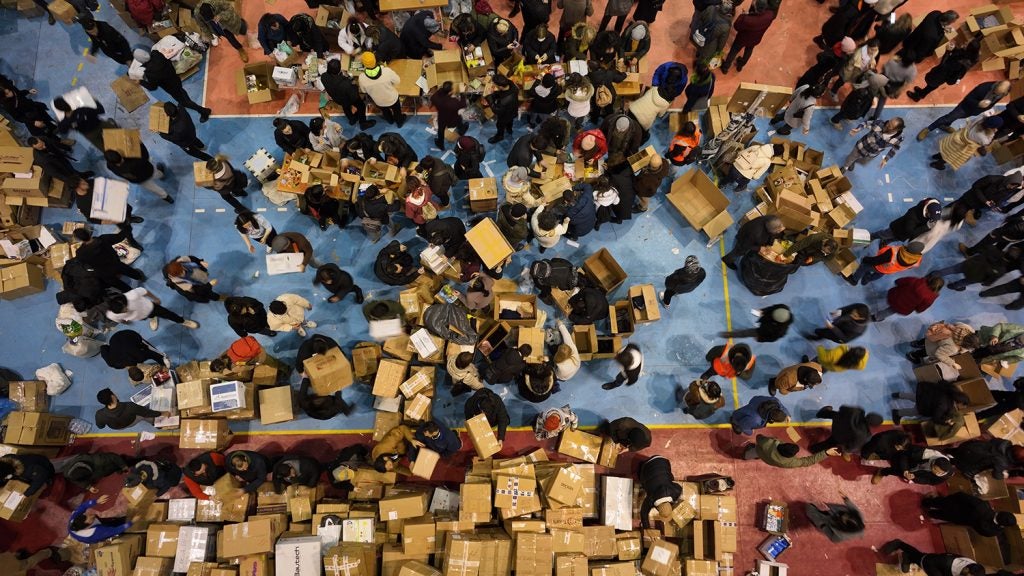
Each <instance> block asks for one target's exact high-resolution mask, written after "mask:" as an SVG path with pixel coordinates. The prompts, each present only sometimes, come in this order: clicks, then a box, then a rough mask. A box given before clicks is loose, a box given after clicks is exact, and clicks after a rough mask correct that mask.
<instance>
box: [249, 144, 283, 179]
mask: <svg viewBox="0 0 1024 576" xmlns="http://www.w3.org/2000/svg"><path fill="white" fill-rule="evenodd" d="M242 165H243V166H245V168H246V169H247V170H248V171H249V172H252V175H253V176H255V177H256V179H257V180H259V181H260V182H266V181H267V178H270V176H271V175H273V174H274V173H275V172H276V171H277V169H278V168H280V166H279V165H278V164H277V160H274V157H273V156H271V155H270V153H269V152H267V149H266V148H259V149H257V150H256V151H255V152H253V153H252V156H250V157H249V159H248V160H246V161H245V163H244V164H242Z"/></svg>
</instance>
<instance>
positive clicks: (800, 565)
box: [0, 428, 941, 576]
mask: <svg viewBox="0 0 1024 576" xmlns="http://www.w3.org/2000/svg"><path fill="white" fill-rule="evenodd" d="M771 433H772V434H776V435H778V436H779V437H780V438H782V437H784V436H785V434H784V431H783V430H782V429H773V430H772V431H771ZM800 433H801V434H802V435H803V437H804V438H803V440H801V442H800V443H801V444H802V445H807V444H808V443H810V442H813V441H817V440H818V439H820V437H822V436H823V435H825V434H826V430H825V429H820V428H801V429H800ZM368 441H369V439H368V437H367V436H366V435H348V434H332V435H317V436H290V435H282V436H265V435H264V436H260V437H255V436H244V435H240V436H238V437H236V439H235V441H234V443H233V444H232V446H231V448H232V449H237V448H247V449H254V450H259V451H261V452H263V453H265V454H267V455H269V456H277V455H281V454H283V453H285V452H286V451H287V452H289V453H297V454H307V455H314V456H316V457H318V458H320V459H321V460H323V459H326V458H327V457H328V455H331V454H333V453H334V451H335V450H337V449H340V448H341V447H342V446H345V445H348V444H350V443H354V442H368ZM325 443H326V444H327V445H329V446H330V448H327V446H325ZM743 443H744V440H743V439H742V438H740V437H737V436H735V435H734V434H733V433H732V432H731V431H730V430H728V429H712V430H705V429H658V430H654V442H653V444H652V446H651V447H650V448H649V449H647V450H645V451H644V452H643V453H642V454H640V455H632V456H631V457H624V458H620V464H619V467H618V469H617V470H615V471H613V472H609V474H617V475H635V472H636V467H637V466H638V465H639V462H641V461H642V460H643V459H644V458H645V457H646V456H649V455H653V454H662V455H664V456H667V457H669V458H670V459H671V460H672V462H673V470H674V472H675V475H676V477H677V478H684V477H686V476H695V475H701V474H706V473H710V472H716V473H721V474H725V475H729V476H732V477H733V478H734V479H735V480H736V490H735V495H736V497H737V499H738V505H739V518H740V529H739V550H740V551H739V553H738V554H737V555H736V567H737V573H738V574H740V573H742V572H740V570H747V569H751V568H753V563H754V559H755V558H756V557H757V556H758V553H757V551H756V548H757V546H758V544H760V543H761V541H762V540H763V539H764V538H765V536H766V534H764V533H763V532H760V531H759V530H758V529H757V528H755V524H756V522H757V514H758V511H759V504H760V503H761V502H764V501H766V500H768V499H777V500H782V501H785V502H788V503H789V504H790V506H791V510H792V513H791V514H792V515H791V524H790V526H791V529H790V536H791V537H792V538H793V540H794V546H793V548H792V549H791V550H790V551H787V552H786V554H785V555H784V556H783V557H782V560H785V561H786V562H787V563H788V564H790V566H791V567H792V569H793V570H792V573H795V574H798V575H800V576H814V575H826V574H828V575H835V574H860V575H863V574H873V573H874V564H875V563H876V562H877V561H878V556H877V554H876V553H875V552H873V551H872V547H878V546H880V545H881V544H882V543H884V542H885V541H887V540H889V539H891V538H894V537H897V536H898V537H900V538H902V539H904V540H906V541H907V542H909V543H911V544H913V545H915V546H919V547H920V548H921V549H922V550H938V549H940V547H941V542H940V540H939V539H938V531H937V530H936V529H934V528H933V527H932V526H931V524H930V523H928V522H923V521H922V520H921V519H920V506H919V502H920V498H921V496H922V494H925V493H928V492H929V489H927V488H922V487H918V486H913V485H909V484H904V483H901V482H898V481H896V480H895V479H887V480H886V481H885V482H883V483H882V484H880V485H877V486H875V485H872V484H871V483H870V473H871V471H870V470H868V469H866V468H862V467H860V466H858V465H856V464H855V463H847V462H844V461H843V460H842V459H841V458H831V459H829V460H827V461H826V462H825V463H823V464H821V465H818V466H814V467H811V468H804V469H797V470H781V469H777V468H771V467H768V466H767V465H765V464H763V463H761V462H759V461H754V462H746V461H743V460H738V459H736V458H735V456H734V455H735V454H736V453H738V452H739V451H740V447H741V446H742V444H743ZM466 445H467V446H469V444H468V440H467V442H466ZM535 447H536V441H535V440H534V439H533V435H532V433H530V432H525V431H517V432H509V435H508V438H507V439H506V444H505V449H504V450H503V453H502V455H503V456H511V455H515V454H519V453H524V452H526V451H528V450H532V449H534V448H535ZM546 448H547V450H548V453H549V455H550V456H551V457H552V459H559V458H562V457H561V456H559V455H556V454H555V443H554V441H551V442H550V443H549V444H548V445H547V446H546ZM99 450H105V451H113V452H119V453H124V454H134V453H135V450H134V447H133V445H132V441H131V439H130V438H100V439H83V440H81V441H79V442H78V443H76V444H75V446H74V447H72V449H71V450H69V454H70V453H73V452H84V451H99ZM175 453H178V450H177V447H176V438H174V437H161V438H158V439H157V440H155V441H152V442H148V443H146V444H144V445H143V447H142V450H141V452H140V455H142V456H170V457H173V455H174V454H175ZM195 453H198V451H190V450H185V451H181V452H180V453H179V459H178V462H179V463H181V464H183V463H184V462H185V461H186V460H187V459H188V458H191V457H192V456H193V455H194V454H195ZM471 455H472V451H471V450H469V449H466V450H464V451H463V452H461V453H460V454H459V455H458V456H457V457H455V458H454V459H453V460H452V461H451V462H450V463H449V465H447V466H445V463H442V464H441V466H442V467H443V468H439V470H438V473H437V474H436V478H437V479H436V480H435V483H437V482H440V481H442V480H443V481H445V482H451V483H458V482H459V481H461V479H462V477H463V470H464V466H465V464H466V462H467V461H468V460H469V459H470V458H471ZM601 472H602V471H601V470H599V473H601ZM101 488H102V490H101V492H103V493H107V494H111V495H114V494H116V493H117V491H118V490H119V489H120V478H109V479H108V480H107V481H106V482H104V483H103V485H102V486H101ZM55 491H56V490H55ZM65 492H66V493H65V495H64V498H63V501H64V502H68V501H69V499H70V501H72V502H73V503H74V504H75V505H77V504H78V503H79V502H80V499H79V496H80V495H79V494H76V493H74V489H72V488H68V489H67V490H66V491H65ZM844 493H845V494H847V495H849V496H850V498H852V499H853V501H854V502H855V503H856V504H857V505H858V506H859V507H860V509H861V512H862V513H863V516H864V519H865V522H866V524H867V531H866V533H865V536H864V538H863V539H860V540H856V541H853V542H850V543H846V544H839V545H837V544H832V543H830V542H829V541H828V540H827V539H826V538H825V537H824V536H822V535H821V534H820V533H818V532H817V531H816V530H815V529H814V528H813V527H812V526H810V525H809V524H808V523H807V520H806V517H805V516H804V514H803V513H802V508H803V506H802V503H803V502H806V501H808V500H810V501H813V502H823V501H829V502H840V501H842V495H843V494H844ZM177 494H179V492H178V490H176V491H174V492H172V493H170V494H169V495H170V496H171V497H175V496H176V495H177ZM73 507H74V506H73V505H71V504H64V505H60V506H59V505H57V504H55V503H54V501H53V498H52V496H51V497H50V498H47V501H45V502H42V503H41V504H40V505H39V508H38V509H37V511H36V513H34V514H33V515H32V516H31V517H30V518H29V519H28V520H27V521H26V522H24V523H22V524H11V523H6V522H3V521H0V549H17V548H21V547H25V548H29V549H35V548H36V547H38V546H44V545H48V544H51V543H54V542H57V541H59V540H61V539H63V537H64V535H65V534H66V528H65V526H66V524H67V519H68V515H69V513H70V509H73ZM119 507H120V506H119V505H118V504H112V505H110V506H109V512H110V514H116V513H117V512H118V508H119ZM822 560H827V562H822Z"/></svg>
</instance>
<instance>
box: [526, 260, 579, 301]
mask: <svg viewBox="0 0 1024 576" xmlns="http://www.w3.org/2000/svg"><path fill="white" fill-rule="evenodd" d="M530 278H531V279H532V280H533V285H534V286H535V287H536V288H538V289H539V290H540V299H541V300H543V301H544V302H548V303H550V302H551V289H552V288H558V289H559V290H565V291H571V290H572V289H573V288H575V287H576V284H577V282H578V280H579V277H578V276H577V272H576V267H575V266H573V265H572V262H569V261H568V260H565V259H564V258H550V259H546V260H534V262H533V263H532V264H530Z"/></svg>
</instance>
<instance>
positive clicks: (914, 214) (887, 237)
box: [871, 198, 942, 245]
mask: <svg viewBox="0 0 1024 576" xmlns="http://www.w3.org/2000/svg"><path fill="white" fill-rule="evenodd" d="M941 217H942V204H940V203H939V201H938V200H937V199H935V198H925V199H924V200H921V201H920V202H918V203H917V204H915V205H914V206H912V207H911V208H909V209H907V211H906V212H905V213H904V214H903V215H902V216H900V217H899V218H897V219H895V220H893V221H892V222H890V223H889V226H888V228H882V229H880V230H876V231H874V232H872V233H871V239H872V240H874V239H876V238H877V239H878V240H879V241H880V242H881V244H882V245H885V244H888V243H889V242H893V241H896V242H910V241H911V240H913V239H914V238H917V237H918V236H921V235H922V234H924V233H926V232H928V231H929V230H931V229H932V227H933V226H935V223H936V222H938V221H939V219H940V218H941Z"/></svg>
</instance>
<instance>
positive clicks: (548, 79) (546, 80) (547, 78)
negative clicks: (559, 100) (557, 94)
mask: <svg viewBox="0 0 1024 576" xmlns="http://www.w3.org/2000/svg"><path fill="white" fill-rule="evenodd" d="M540 85H541V86H543V87H545V88H553V87H554V86H555V75H554V74H545V75H544V76H543V77H542V78H541V79H540Z"/></svg>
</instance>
